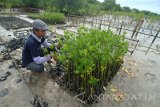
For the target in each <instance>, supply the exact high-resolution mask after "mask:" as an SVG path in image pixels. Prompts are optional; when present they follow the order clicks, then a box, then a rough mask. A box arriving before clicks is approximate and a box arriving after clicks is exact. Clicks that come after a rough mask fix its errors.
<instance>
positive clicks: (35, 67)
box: [26, 62, 44, 73]
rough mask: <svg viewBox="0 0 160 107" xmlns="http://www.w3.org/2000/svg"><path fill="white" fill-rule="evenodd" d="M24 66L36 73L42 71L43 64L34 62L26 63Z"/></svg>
mask: <svg viewBox="0 0 160 107" xmlns="http://www.w3.org/2000/svg"><path fill="white" fill-rule="evenodd" d="M26 68H27V69H28V70H32V71H34V72H38V73H40V72H43V71H44V65H43V64H36V63H35V62H32V63H30V64H28V65H27V67H26Z"/></svg>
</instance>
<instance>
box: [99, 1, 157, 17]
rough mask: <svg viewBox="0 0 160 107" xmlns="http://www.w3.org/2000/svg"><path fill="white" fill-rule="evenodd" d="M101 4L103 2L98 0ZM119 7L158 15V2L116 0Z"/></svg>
mask: <svg viewBox="0 0 160 107" xmlns="http://www.w3.org/2000/svg"><path fill="white" fill-rule="evenodd" d="M98 1H101V2H103V1H104V0H98ZM116 3H117V4H120V5H121V7H123V6H128V7H130V8H136V9H139V10H148V11H151V12H155V13H158V14H160V0H116Z"/></svg>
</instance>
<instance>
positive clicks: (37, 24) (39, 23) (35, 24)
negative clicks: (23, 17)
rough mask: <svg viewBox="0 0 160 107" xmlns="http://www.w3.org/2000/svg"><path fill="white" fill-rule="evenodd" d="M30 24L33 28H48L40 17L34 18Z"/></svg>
mask: <svg viewBox="0 0 160 107" xmlns="http://www.w3.org/2000/svg"><path fill="white" fill-rule="evenodd" d="M32 24H33V28H35V29H40V30H48V25H47V24H46V23H45V22H43V21H42V20H40V19H36V20H34V21H33V23H32Z"/></svg>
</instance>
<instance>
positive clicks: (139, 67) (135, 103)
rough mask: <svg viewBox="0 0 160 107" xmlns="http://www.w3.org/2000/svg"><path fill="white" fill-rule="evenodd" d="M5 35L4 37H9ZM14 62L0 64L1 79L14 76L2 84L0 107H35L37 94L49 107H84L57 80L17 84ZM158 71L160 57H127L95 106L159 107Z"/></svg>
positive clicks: (138, 53) (141, 54)
mask: <svg viewBox="0 0 160 107" xmlns="http://www.w3.org/2000/svg"><path fill="white" fill-rule="evenodd" d="M56 31H57V32H58V30H56ZM0 32H4V29H3V28H2V29H1V28H0ZM60 33H62V32H60ZM5 34H6V33H4V34H3V35H4V36H7V34H6V35H5ZM3 39H4V38H3ZM21 52H22V50H21V49H19V50H16V51H13V52H12V57H13V58H16V59H17V58H18V59H19V58H20V57H21ZM12 61H13V59H10V60H5V61H3V62H0V76H1V75H4V74H5V73H6V72H8V71H9V72H10V73H11V75H10V76H8V78H7V80H5V81H3V82H0V107H33V106H32V105H31V104H30V99H31V98H32V97H33V96H34V94H35V93H36V94H38V95H39V96H41V97H43V98H44V100H45V101H46V102H48V104H49V107H83V106H84V105H83V104H82V103H80V102H79V101H77V100H76V99H75V98H73V96H71V95H70V94H69V93H68V92H67V91H66V90H63V89H62V88H61V87H59V86H58V84H57V83H56V82H55V80H54V79H52V78H51V77H50V76H49V75H47V74H44V76H43V75H42V76H41V77H40V80H39V82H38V83H36V84H34V85H33V84H32V85H27V84H26V83H25V81H24V80H22V81H21V82H19V83H16V82H17V80H18V79H19V78H21V76H20V73H19V72H18V71H17V70H16V69H14V68H11V69H9V68H8V67H9V65H10V64H11V63H12ZM159 69H160V56H159V55H158V54H156V53H155V52H149V53H148V54H147V55H145V53H144V52H142V51H137V50H136V51H135V52H134V53H133V55H132V56H130V55H129V54H127V55H126V56H125V62H124V64H123V67H122V68H121V69H120V71H119V72H118V73H117V75H116V76H115V77H114V79H113V80H112V81H111V82H110V83H109V85H108V86H104V89H105V90H106V92H105V93H104V94H102V95H100V97H99V99H100V102H99V103H95V104H93V105H92V106H93V107H106V106H108V107H151V106H152V107H159V105H160V93H159V90H160V84H159V83H160V71H159ZM20 71H22V69H21V70H20ZM28 86H29V87H28Z"/></svg>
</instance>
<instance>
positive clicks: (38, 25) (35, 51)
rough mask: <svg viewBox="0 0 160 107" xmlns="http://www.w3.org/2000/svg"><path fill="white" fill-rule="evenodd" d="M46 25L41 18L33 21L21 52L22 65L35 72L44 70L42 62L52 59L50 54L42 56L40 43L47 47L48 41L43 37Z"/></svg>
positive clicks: (46, 28)
mask: <svg viewBox="0 0 160 107" xmlns="http://www.w3.org/2000/svg"><path fill="white" fill-rule="evenodd" d="M47 30H48V26H47V24H46V23H44V22H43V21H42V20H39V19H36V20H34V21H33V32H32V33H31V34H30V36H29V38H28V39H27V41H26V43H25V45H24V49H23V53H22V66H23V67H26V69H27V70H31V71H34V72H37V73H41V72H43V71H44V65H43V63H45V62H47V61H49V60H52V62H55V61H54V60H53V59H52V58H51V56H50V55H48V56H45V57H44V56H43V53H42V50H41V45H43V46H44V47H48V46H49V45H50V43H48V42H47V40H45V39H44V37H45V34H46V31H47Z"/></svg>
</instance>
